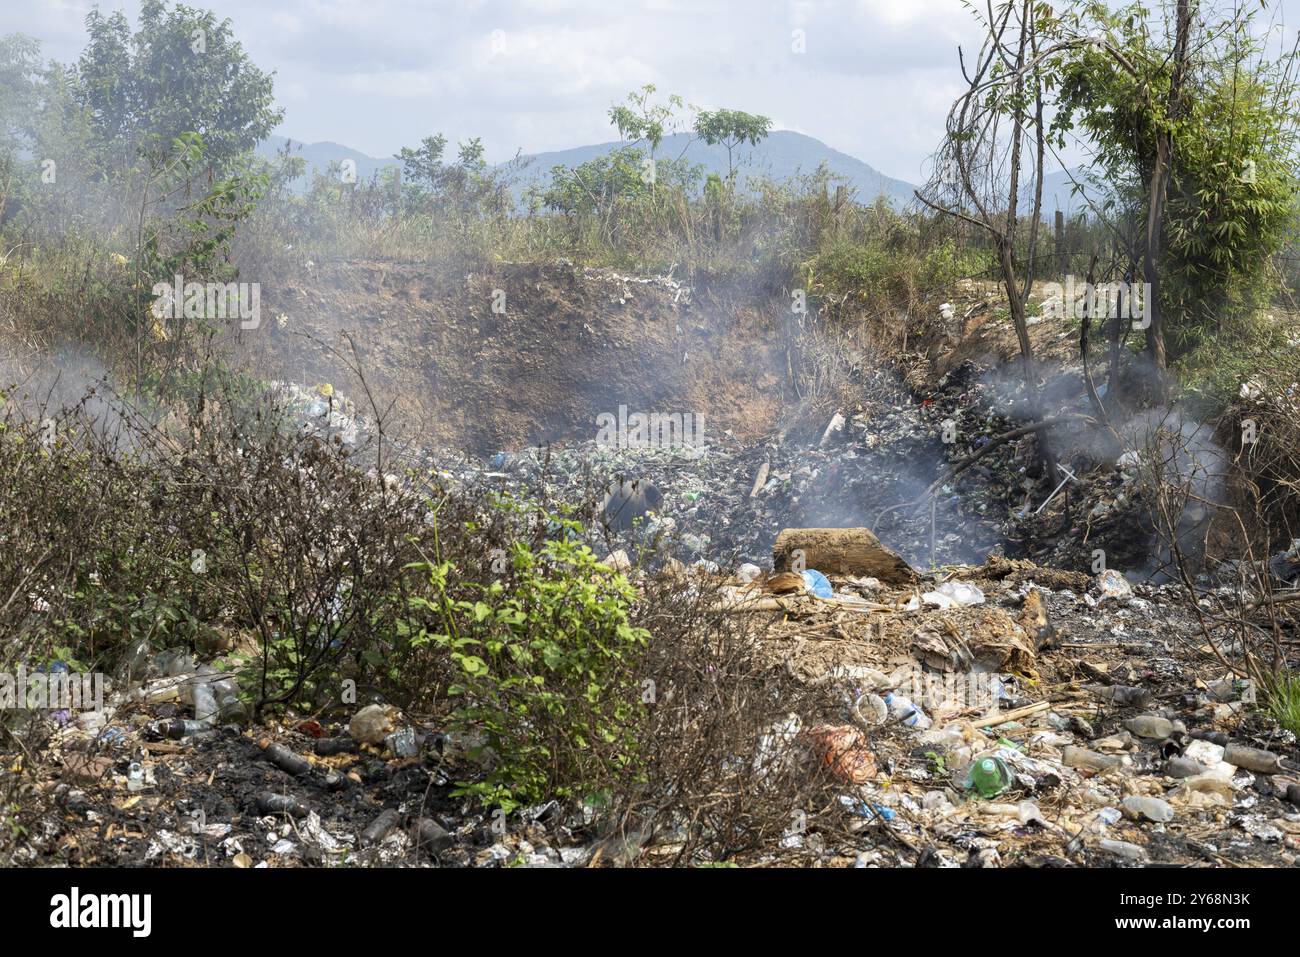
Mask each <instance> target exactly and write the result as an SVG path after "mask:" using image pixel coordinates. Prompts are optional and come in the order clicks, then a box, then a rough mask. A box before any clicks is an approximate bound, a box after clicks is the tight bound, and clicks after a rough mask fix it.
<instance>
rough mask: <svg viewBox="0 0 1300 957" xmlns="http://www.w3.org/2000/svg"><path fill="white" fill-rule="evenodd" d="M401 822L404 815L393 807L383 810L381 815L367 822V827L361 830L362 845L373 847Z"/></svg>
mask: <svg viewBox="0 0 1300 957" xmlns="http://www.w3.org/2000/svg"><path fill="white" fill-rule="evenodd" d="M401 823H402V816H401V815H400V814H398V813H397V812H396V811H395V810H393V809H392V808H387V809H385V810H384V811H381V812H380V814H379V816H378V817H377V818H375V819H374V820H373V821H371V822H370V823H369V824H367V825H366V829H365V830H364V831H362V832H361V846H362V847H373V846H374V845H375V844H378V843H379V842H380V841H382V840H383V839H384V838H385V837H387V836H388V832H389V831H391V830H392V829H393V828H395V827H397V825H399V824H401Z"/></svg>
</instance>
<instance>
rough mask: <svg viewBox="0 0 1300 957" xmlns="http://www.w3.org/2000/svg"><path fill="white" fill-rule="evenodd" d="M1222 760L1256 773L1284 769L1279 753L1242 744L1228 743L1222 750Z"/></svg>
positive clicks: (1274, 772)
mask: <svg viewBox="0 0 1300 957" xmlns="http://www.w3.org/2000/svg"><path fill="white" fill-rule="evenodd" d="M1223 760H1225V761H1227V762H1228V763H1229V764H1235V765H1236V766H1237V767H1239V768H1245V769H1246V770H1247V771H1254V772H1255V773H1256V774H1278V773H1280V772H1282V771H1284V770H1286V768H1285V767H1284V766H1283V764H1282V758H1281V757H1280V756H1279V755H1276V754H1274V753H1273V752H1272V751H1264V750H1261V749H1260V748H1248V747H1246V746H1245V745H1242V744H1230V745H1228V746H1227V747H1226V748H1225V749H1224V751H1223Z"/></svg>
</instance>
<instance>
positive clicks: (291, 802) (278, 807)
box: [257, 791, 311, 817]
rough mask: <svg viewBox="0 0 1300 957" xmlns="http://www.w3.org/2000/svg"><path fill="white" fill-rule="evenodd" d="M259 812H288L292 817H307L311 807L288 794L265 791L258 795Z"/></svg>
mask: <svg viewBox="0 0 1300 957" xmlns="http://www.w3.org/2000/svg"><path fill="white" fill-rule="evenodd" d="M257 813H258V814H287V815H289V816H290V817H306V816H307V815H308V814H310V813H311V809H310V808H308V807H307V805H305V804H303V803H302V802H301V801H299V800H298V799H297V798H294V797H290V796H289V795H287V794H272V793H271V792H270V791H263V792H262V793H261V794H259V795H258V796H257Z"/></svg>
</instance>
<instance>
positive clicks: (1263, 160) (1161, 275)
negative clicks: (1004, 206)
mask: <svg viewBox="0 0 1300 957" xmlns="http://www.w3.org/2000/svg"><path fill="white" fill-rule="evenodd" d="M1170 16H1171V17H1172V19H1171V21H1169V22H1165V23H1163V24H1162V23H1161V21H1160V20H1158V19H1153V18H1152V17H1150V15H1149V14H1148V13H1147V11H1146V10H1145V9H1144V8H1142V7H1141V6H1139V5H1137V4H1134V5H1131V6H1128V7H1125V8H1123V9H1121V10H1117V11H1112V10H1109V9H1108V8H1107V7H1106V6H1105V5H1104V4H1101V3H1097V2H1090V3H1087V4H1085V5H1083V10H1082V11H1081V13H1080V14H1079V15H1078V18H1077V20H1076V23H1077V24H1078V29H1080V30H1085V31H1087V32H1088V33H1089V35H1090V36H1092V37H1093V38H1094V39H1093V41H1092V42H1090V43H1086V44H1077V45H1075V46H1073V47H1071V48H1070V51H1069V54H1068V55H1067V56H1065V57H1064V58H1063V60H1062V63H1061V71H1060V77H1061V87H1060V94H1059V97H1058V104H1057V105H1058V110H1057V115H1056V120H1055V129H1056V130H1057V131H1058V134H1059V133H1063V132H1065V131H1069V130H1071V129H1074V128H1075V127H1076V126H1077V127H1078V128H1079V129H1080V130H1081V131H1082V132H1083V133H1084V135H1085V136H1086V138H1087V139H1088V140H1089V141H1090V142H1091V143H1092V144H1093V145H1094V147H1095V151H1096V153H1095V160H1094V163H1095V164H1096V166H1097V167H1098V168H1099V170H1100V171H1101V173H1102V178H1104V179H1105V180H1106V181H1108V182H1109V183H1110V184H1111V185H1112V187H1113V189H1114V191H1115V195H1116V204H1117V206H1118V207H1119V211H1120V217H1119V220H1120V222H1119V223H1118V224H1117V232H1119V233H1120V234H1127V235H1131V236H1132V237H1133V240H1132V244H1131V248H1130V250H1129V255H1130V260H1131V262H1132V263H1133V267H1132V270H1131V271H1132V273H1134V274H1138V275H1142V276H1143V277H1144V278H1145V279H1146V281H1147V282H1148V283H1149V284H1150V287H1149V288H1150V289H1151V296H1152V300H1153V301H1152V304H1151V305H1152V322H1151V327H1150V328H1149V329H1148V330H1147V353H1148V355H1149V356H1150V357H1151V359H1152V361H1153V362H1154V363H1155V365H1156V367H1157V369H1159V370H1161V371H1162V372H1163V370H1164V368H1165V366H1166V364H1167V362H1172V361H1174V360H1176V359H1178V358H1179V356H1180V355H1182V354H1184V353H1185V352H1187V351H1188V350H1189V349H1191V348H1194V347H1195V346H1196V344H1197V343H1198V342H1199V341H1200V340H1201V338H1202V337H1203V336H1205V335H1207V334H1213V333H1217V332H1219V331H1221V330H1222V329H1223V327H1224V324H1225V323H1231V322H1233V321H1235V320H1238V319H1242V318H1245V317H1248V316H1249V315H1251V314H1252V313H1253V312H1254V311H1255V310H1256V308H1257V307H1258V306H1259V305H1260V304H1261V302H1262V301H1263V300H1264V298H1265V297H1266V295H1267V292H1268V289H1269V284H1270V282H1271V276H1270V271H1269V270H1270V263H1271V260H1272V257H1273V256H1274V254H1275V253H1277V252H1278V250H1279V249H1280V248H1281V247H1282V245H1283V243H1284V242H1285V240H1286V238H1287V236H1288V232H1289V227H1290V217H1291V215H1292V211H1293V209H1294V201H1295V190H1296V177H1295V168H1294V160H1293V157H1294V148H1295V120H1294V115H1293V113H1292V109H1291V104H1292V102H1293V99H1294V93H1295V85H1294V82H1293V80H1292V75H1293V70H1294V67H1295V51H1294V50H1291V51H1290V52H1284V53H1283V54H1281V56H1280V57H1278V58H1276V59H1270V58H1269V57H1268V56H1267V55H1266V51H1265V49H1264V46H1263V43H1262V41H1261V40H1259V39H1257V38H1256V37H1255V36H1254V35H1253V33H1252V30H1251V29H1250V28H1251V23H1252V20H1253V16H1254V14H1253V13H1251V12H1246V11H1243V10H1242V9H1241V8H1240V7H1239V6H1232V7H1230V8H1225V9H1223V10H1222V11H1221V10H1219V9H1218V8H1217V7H1216V6H1214V5H1212V4H1211V5H1203V4H1201V3H1198V2H1195V0H1179V3H1178V4H1177V6H1176V8H1175V9H1174V10H1173V11H1172V12H1171V14H1170ZM1127 223H1131V224H1134V225H1135V227H1136V228H1126V226H1125V224H1127Z"/></svg>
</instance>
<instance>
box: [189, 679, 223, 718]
mask: <svg viewBox="0 0 1300 957" xmlns="http://www.w3.org/2000/svg"><path fill="white" fill-rule="evenodd" d="M190 701H191V702H192V703H193V705H194V720H195V721H202V722H203V723H204V724H208V725H212V724H216V721H217V716H218V715H219V714H220V713H221V709H220V708H219V707H217V696H216V695H215V694H214V693H213V691H212V685H211V684H209V683H208V682H207V681H203V680H196V681H195V682H194V684H192V685H191V686H190Z"/></svg>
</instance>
